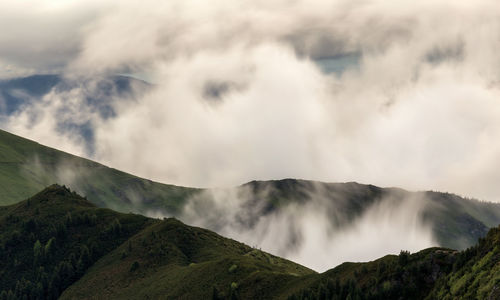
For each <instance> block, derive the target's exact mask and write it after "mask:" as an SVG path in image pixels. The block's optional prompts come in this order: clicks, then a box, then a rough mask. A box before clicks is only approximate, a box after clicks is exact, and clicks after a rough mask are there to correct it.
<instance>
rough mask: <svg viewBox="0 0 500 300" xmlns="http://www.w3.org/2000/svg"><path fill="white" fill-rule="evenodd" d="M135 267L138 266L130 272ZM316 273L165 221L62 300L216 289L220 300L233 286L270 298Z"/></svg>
mask: <svg viewBox="0 0 500 300" xmlns="http://www.w3.org/2000/svg"><path fill="white" fill-rule="evenodd" d="M135 262H137V263H138V265H139V267H138V268H137V269H136V270H134V271H131V270H132V265H133V264H134V263H135ZM313 273H314V272H313V271H311V270H309V269H307V268H305V267H302V266H300V265H297V264H295V263H292V262H290V261H287V260H284V259H281V258H278V257H275V256H272V255H270V254H268V253H265V252H261V251H259V250H256V249H252V248H250V247H248V246H246V245H244V244H241V243H239V242H236V241H234V240H230V239H227V238H223V237H221V236H219V235H217V234H215V233H213V232H210V231H208V230H204V229H201V228H196V227H190V226H187V225H184V224H182V223H181V222H179V221H177V220H175V219H166V220H164V221H161V222H159V223H157V224H155V225H153V226H151V227H149V228H147V229H146V230H144V231H141V232H140V233H139V234H137V235H136V236H134V237H133V238H131V239H130V240H129V243H125V244H123V245H121V246H120V247H119V248H117V249H115V250H114V251H113V252H112V253H110V254H109V255H107V256H106V257H104V258H103V259H101V260H100V261H99V262H97V263H96V264H95V265H94V266H93V267H92V268H91V269H90V270H89V272H88V273H87V274H86V275H85V276H84V277H83V278H82V279H81V280H80V281H78V282H77V283H76V284H74V285H73V286H72V287H70V288H69V289H68V290H67V291H66V292H65V293H64V294H63V296H62V299H72V298H100V299H124V298H128V299H148V298H153V299H158V298H161V297H164V298H168V297H172V298H176V299H177V298H188V299H207V298H210V297H211V296H212V294H213V291H214V289H216V290H218V291H219V296H221V297H222V296H223V295H225V296H229V295H230V294H231V285H233V290H234V292H237V293H238V294H239V295H240V296H241V297H242V298H244V299H256V298H269V297H271V296H273V295H274V293H275V292H276V289H277V288H282V287H283V284H284V283H287V282H291V281H293V280H296V279H297V278H299V277H298V276H300V275H307V274H313ZM277 278H280V279H281V280H280V281H278V280H277ZM285 285H289V284H285ZM90 286H92V287H93V289H92V290H89V289H88V287H90ZM235 286H237V288H234V287H235Z"/></svg>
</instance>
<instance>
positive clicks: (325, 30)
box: [0, 0, 500, 201]
mask: <svg viewBox="0 0 500 300" xmlns="http://www.w3.org/2000/svg"><path fill="white" fill-rule="evenodd" d="M99 3H100V2H99ZM7 6H8V7H10V8H12V9H11V10H13V11H15V12H17V13H19V12H20V11H22V10H21V9H19V6H18V5H13V4H12V5H11V4H8V5H7ZM80 7H81V8H82V9H81V10H79V8H80ZM49 8H50V9H49ZM498 8H500V7H499V4H498V3H497V2H496V1H483V2H482V3H481V4H476V5H472V4H471V3H470V2H469V1H461V2H460V1H458V2H457V1H439V2H436V1H423V2H422V1H420V2H419V3H418V5H417V4H414V2H411V1H332V2H330V1H321V0H318V1H313V2H310V1H307V2H306V1H294V2H290V1H272V2H269V1H224V0H220V1H215V2H211V3H210V5H208V4H206V3H204V2H200V1H194V0H193V1H170V2H168V3H162V4H158V3H157V2H153V1H151V2H148V1H146V2H143V3H141V5H137V4H136V2H133V1H120V2H114V1H109V2H106V4H105V5H100V4H99V5H98V4H97V2H96V3H94V2H92V3H91V4H89V5H83V4H81V3H77V2H75V3H71V4H68V5H62V6H61V7H58V6H57V5H56V6H54V7H52V6H47V5H46V4H44V5H39V6H37V9H35V10H32V11H30V12H29V13H28V15H29V16H30V17H31V16H33V18H34V20H35V21H34V23H33V24H37V22H42V21H43V20H45V19H44V18H43V17H41V15H42V14H41V13H40V11H46V10H47V11H49V12H51V13H54V14H55V13H56V12H57V13H60V14H62V13H63V12H64V13H65V14H66V16H67V17H65V18H60V17H59V15H57V14H55V15H53V16H55V17H54V19H55V20H62V21H57V22H62V23H57V22H56V21H52V22H53V24H56V23H57V24H66V23H64V22H63V20H69V16H70V15H73V14H77V15H79V16H85V17H81V18H80V20H83V21H81V22H80V23H78V22H77V25H75V24H76V23H67V24H68V25H67V26H66V28H63V29H58V30H62V31H61V32H59V31H56V32H55V33H53V34H51V33H50V30H48V29H47V30H43V32H45V33H46V34H47V36H48V39H47V40H48V41H49V43H48V44H54V45H59V44H60V43H59V44H58V43H54V39H55V38H56V36H59V38H61V39H64V40H66V38H65V37H66V36H67V35H68V33H69V32H77V34H76V35H75V36H74V37H71V38H69V39H68V40H70V41H73V40H75V41H76V42H74V43H73V42H71V43H69V44H70V45H73V46H71V47H73V48H76V49H77V50H75V54H74V55H69V56H63V57H64V59H65V62H64V64H65V65H68V69H67V70H68V72H70V73H71V74H82V73H83V74H87V75H89V74H90V75H91V74H94V73H96V72H97V73H109V72H111V73H113V72H122V71H130V72H147V73H148V74H149V75H150V76H153V77H154V81H155V83H156V85H155V86H154V88H153V89H152V90H151V91H150V93H148V94H146V95H145V96H144V97H143V98H141V99H139V100H138V101H137V102H133V103H131V102H127V101H124V102H125V103H122V104H120V103H116V104H115V105H116V110H117V111H118V116H117V118H114V119H108V120H102V119H100V118H98V117H95V116H94V115H92V111H91V112H90V113H91V116H89V115H88V114H87V113H89V111H88V110H86V109H81V110H80V109H79V110H78V111H75V116H78V117H79V118H80V117H81V118H83V119H86V120H91V124H92V125H93V126H94V129H95V136H96V147H97V148H96V149H97V150H96V152H95V155H94V156H93V158H95V159H97V160H99V161H101V162H104V163H107V164H109V165H111V166H113V167H116V168H120V169H124V170H126V171H129V172H132V173H135V174H138V175H141V176H145V177H148V178H152V179H156V180H159V181H163V182H170V183H176V184H182V185H195V186H228V185H235V184H239V183H242V182H245V181H249V180H252V179H270V178H283V177H299V178H308V179H320V180H323V181H350V180H355V181H361V182H369V183H374V184H378V185H385V186H402V187H405V188H409V189H437V190H445V191H451V192H456V193H460V194H465V195H468V196H474V197H478V198H482V199H487V200H492V201H496V200H498V197H499V195H500V188H498V185H496V184H492V183H493V182H495V180H496V178H498V177H500V173H499V172H497V171H496V169H494V168H493V167H491V166H495V165H496V163H497V161H498V157H497V156H498V155H499V154H500V151H499V150H498V146H497V144H498V143H497V142H496V141H497V140H499V134H500V132H499V129H500V124H498V121H497V120H499V119H500V118H499V117H500V116H499V113H500V112H499V110H498V108H497V107H498V105H497V103H496V102H497V99H498V93H499V85H498V82H500V81H499V79H500V78H499V75H500V74H499V71H498V70H499V69H500V56H499V55H498V53H497V51H496V49H498V48H499V46H500V45H499V43H500V40H499V39H498V36H499V34H500V24H499V22H498V20H499V18H498V15H499V13H498V12H499V11H500V9H498ZM79 11H82V13H81V14H80V13H79ZM89 12H94V14H93V15H92V16H91V17H89V16H90V15H91V14H90V13H89ZM36 13H38V15H35V14H36ZM4 22H7V21H4ZM54 22H56V23H54ZM42 23H43V24H45V23H44V22H42ZM82 24H84V25H82ZM47 26H48V25H47ZM57 27H58V28H59V26H57ZM41 28H42V29H44V28H51V27H50V26H49V27H43V26H42V27H41ZM70 29H71V30H70ZM73 30H76V31H73ZM27 31H28V30H24V31H19V32H18V34H17V35H19V36H20V38H19V40H20V41H25V40H29V39H30V35H29V34H26V32H27ZM11 39H13V40H15V41H17V40H16V39H15V38H14V36H11ZM4 40H5V37H4ZM0 41H1V39H0ZM5 41H7V40H5ZM2 45H4V43H2ZM13 45H17V44H16V43H13ZM75 45H77V46H75ZM51 47H53V46H51ZM51 47H48V48H47V49H49V50H47V53H52V52H54V49H53V48H51ZM5 49H7V48H5ZM5 49H4V53H6V52H5V51H6V50H5ZM7 50H8V49H7ZM0 52H1V51H0ZM7 52H8V51H7ZM70 52H72V51H70ZM353 52H355V53H360V55H361V56H360V61H359V66H358V67H357V68H351V69H348V70H347V71H346V72H344V73H343V74H342V76H341V77H338V76H336V75H325V74H323V73H321V72H320V71H319V69H318V68H317V66H316V65H315V64H314V63H313V62H312V61H311V57H317V56H325V55H336V54H342V53H353ZM72 53H73V52H72ZM20 55H21V56H22V55H23V54H22V52H21V54H20ZM56 56H57V55H56ZM4 57H7V60H9V59H10V58H9V56H6V55H5V54H4V55H0V58H2V59H4V60H5V58H4ZM73 57H75V58H74V59H73ZM217 87H221V91H222V92H220V93H219V92H218V94H217V96H216V97H212V99H208V100H207V99H206V98H207V97H208V98H210V93H208V94H207V88H208V89H209V90H210V89H211V88H217ZM207 95H208V96H207ZM50 97H51V98H53V99H56V98H57V97H58V95H56V94H54V93H52V94H51V96H50ZM62 97H63V98H64V97H65V96H64V95H63V96H62ZM54 101H59V100H54ZM58 103H59V102H58ZM61 103H65V102H64V101H63V102H61ZM47 107H51V106H50V105H46V107H45V106H43V107H42V106H41V107H38V109H40V110H42V111H46V110H47V109H49V108H47ZM85 114H87V115H85ZM45 115H46V118H53V117H55V116H53V115H51V113H50V112H46V114H45ZM39 122H40V123H34V124H32V123H29V122H28V121H27V120H26V119H23V118H22V114H21V115H20V117H18V118H11V119H10V122H9V124H7V125H5V127H6V128H7V129H10V130H13V131H14V132H17V133H20V134H23V135H27V136H30V137H32V138H35V139H38V140H41V141H42V142H45V143H49V144H50V145H52V146H56V147H58V148H61V147H62V148H63V149H68V150H71V151H76V153H82V152H84V151H83V150H77V148H79V147H80V149H84V148H82V146H81V145H80V144H79V142H80V141H79V140H78V139H75V138H74V137H68V136H63V137H62V140H64V142H62V141H60V139H61V137H60V136H58V137H57V138H56V139H59V140H58V141H57V142H52V141H51V140H50V139H48V138H47V137H44V136H45V135H49V136H50V135H52V134H53V131H54V128H55V125H50V124H49V125H47V124H48V123H47V122H49V121H47V120H44V119H43V118H42V119H40V121H39ZM49 123H50V122H49ZM38 124H39V125H38ZM44 124H45V125H44ZM38 126H42V127H38Z"/></svg>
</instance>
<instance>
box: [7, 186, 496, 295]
mask: <svg viewBox="0 0 500 300" xmlns="http://www.w3.org/2000/svg"><path fill="white" fill-rule="evenodd" d="M0 241H1V242H0V258H1V259H0V299H18V298H23V297H26V298H28V299H42V298H51V299H52V298H54V299H55V298H56V297H58V296H59V295H61V299H123V298H127V299H150V298H155V299H158V298H161V299H170V298H171V299H178V298H182V299H207V298H211V299H271V298H272V299H458V298H460V299H468V298H472V299H498V296H499V295H500V247H499V244H500V227H498V228H493V229H491V230H490V231H489V233H488V234H487V235H486V237H485V238H482V239H480V240H479V243H478V244H476V245H475V246H473V247H471V248H468V249H467V250H465V251H461V252H460V251H455V250H450V249H446V248H429V249H425V250H422V251H420V252H418V253H414V254H410V253H408V252H406V251H401V253H400V254H399V255H387V256H385V257H382V258H380V259H377V260H375V261H372V262H368V263H344V264H342V265H340V266H338V267H336V268H334V269H331V270H328V271H326V272H324V273H321V274H319V273H316V272H314V271H311V270H309V269H307V268H305V267H302V266H300V265H298V264H295V263H293V262H291V261H288V260H285V259H281V258H279V257H276V256H273V255H271V254H268V253H265V252H262V251H260V250H257V249H255V248H251V247H249V246H246V245H244V244H242V243H239V242H237V241H234V240H231V239H227V238H224V237H222V236H220V235H218V234H216V233H214V232H211V231H208V230H205V229H202V228H197V227H191V226H187V225H185V224H183V223H182V222H180V221H178V220H176V219H172V218H169V219H163V220H159V219H150V218H146V217H143V216H140V215H135V214H123V213H118V212H114V211H111V210H109V209H103V208H97V207H96V206H95V205H93V204H92V203H90V202H89V201H87V200H86V199H84V198H82V197H80V196H78V195H77V194H76V193H74V192H72V191H70V190H69V189H68V188H66V187H62V186H58V185H52V186H50V187H48V188H46V189H44V190H43V191H42V192H40V193H38V194H36V195H35V196H33V197H30V198H28V199H27V200H24V201H21V202H19V203H17V204H13V205H10V206H4V207H0ZM332 255H333V254H332Z"/></svg>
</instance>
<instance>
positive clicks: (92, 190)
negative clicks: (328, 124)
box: [0, 130, 500, 249]
mask: <svg viewBox="0 0 500 300" xmlns="http://www.w3.org/2000/svg"><path fill="white" fill-rule="evenodd" d="M0 166H1V168H0V204H3V205H7V204H12V203H16V202H18V201H21V200H22V199H25V198H27V197H29V196H30V195H32V194H34V193H36V192H37V191H39V190H41V189H42V188H43V187H45V186H47V185H49V184H51V183H53V182H59V183H61V184H65V185H66V186H69V187H70V188H71V189H73V190H76V191H77V192H78V193H80V194H82V195H85V196H87V197H88V198H89V199H91V201H92V202H93V203H94V204H96V205H97V206H99V207H107V208H111V209H114V210H117V211H120V212H135V213H142V214H154V215H166V216H175V217H178V218H180V219H181V220H182V221H185V222H188V223H190V224H198V225H200V226H202V227H206V228H208V229H210V230H214V231H216V232H219V233H223V232H224V230H223V228H221V224H220V223H221V221H223V222H222V223H223V224H228V222H229V221H228V220H225V218H228V217H231V221H232V222H233V223H232V224H231V226H237V227H238V228H243V229H244V230H246V231H251V230H254V227H255V226H256V224H257V222H258V220H260V219H261V218H262V217H263V216H270V217H273V216H275V215H278V214H283V213H284V214H286V213H287V208H288V207H290V206H291V205H295V206H297V207H300V208H302V207H304V208H305V207H310V206H315V207H317V208H318V210H320V211H322V212H325V213H327V215H328V220H329V221H330V222H331V226H332V227H333V228H335V229H336V230H340V229H345V228H348V227H349V226H351V225H352V224H354V223H355V222H356V221H357V220H359V219H360V218H362V217H363V216H364V215H365V214H366V213H367V212H368V211H369V210H370V209H371V208H373V207H377V205H381V204H384V203H386V202H387V201H390V203H391V206H392V207H395V206H397V205H400V204H404V203H409V201H407V200H408V199H410V200H412V201H413V202H415V201H416V202H415V203H417V204H418V206H419V208H420V210H421V211H419V215H418V217H419V219H420V220H421V221H422V223H424V224H427V225H429V226H430V228H431V230H432V234H433V235H434V238H435V240H436V241H437V244H438V245H440V246H444V247H448V248H453V249H465V248H467V247H469V246H471V245H473V244H474V243H475V241H476V240H477V239H478V238H479V237H483V236H484V235H485V234H486V232H487V231H488V229H489V228H490V227H492V226H495V225H496V224H498V223H500V204H494V203H487V202H480V201H477V200H471V199H464V198H462V197H459V196H456V195H453V194H448V193H438V192H408V191H405V190H402V189H397V188H380V187H377V186H373V185H363V184H358V183H354V182H351V183H322V182H314V181H307V180H295V179H284V180H275V181H252V182H250V183H247V184H245V185H242V186H240V187H236V188H233V189H230V190H232V191H233V192H232V193H229V196H228V197H226V198H222V199H213V197H214V196H213V192H214V191H213V190H210V189H205V190H202V189H195V188H186V187H180V186H174V185H168V184H161V183H157V182H153V181H150V180H146V179H142V178H139V177H136V176H133V175H130V174H127V173H124V172H121V171H118V170H116V169H112V168H108V167H106V166H104V165H101V164H99V163H96V162H93V161H90V160H87V159H83V158H80V157H77V156H74V155H71V154H68V153H64V152H61V151H58V150H55V149H52V148H49V147H45V146H43V145H40V144H38V143H36V142H33V141H30V140H27V139H24V138H21V137H19V136H16V135H13V134H10V133H8V132H5V131H1V130H0ZM214 200H217V201H215V202H217V203H218V204H217V203H215V202H214ZM187 203H189V204H190V207H195V208H197V209H198V208H200V209H199V211H197V212H196V213H195V214H194V215H190V216H188V214H187V213H186V204H187ZM387 203H389V202H387ZM203 205H206V207H205V206H203ZM217 205H222V206H223V207H222V208H223V209H226V210H227V209H228V207H232V206H235V205H236V206H237V209H231V210H230V211H227V212H226V211H225V210H223V211H224V214H222V215H218V214H215V213H214V211H215V210H214V207H216V206H217ZM216 208H217V207H216ZM222 208H221V209H222ZM210 218H212V219H210ZM290 218H292V217H291V216H290ZM234 222H236V223H234ZM290 239H291V240H292V242H293V239H295V237H294V236H291V237H290Z"/></svg>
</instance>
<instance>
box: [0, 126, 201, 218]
mask: <svg viewBox="0 0 500 300" xmlns="http://www.w3.org/2000/svg"><path fill="white" fill-rule="evenodd" d="M54 182H58V183H60V184H65V185H67V186H70V187H71V188H72V189H74V190H76V191H78V192H79V193H81V194H84V195H86V196H87V197H89V198H91V199H92V201H93V202H94V203H95V204H96V205H98V206H100V207H108V208H111V209H115V210H118V211H121V212H129V211H134V212H141V213H144V212H147V211H148V210H155V209H156V210H161V211H164V212H169V213H175V212H177V211H179V209H180V207H181V205H182V203H183V201H184V200H185V199H186V198H187V197H188V196H189V195H191V194H192V193H195V192H196V191H197V190H196V189H191V188H184V187H177V186H173V185H166V184H160V183H156V182H153V181H150V180H145V179H142V178H139V177H136V176H133V175H130V174H127V173H124V172H121V171H118V170H115V169H112V168H108V167H106V166H103V165H101V164H98V163H95V162H93V161H90V160H87V159H83V158H80V157H77V156H74V155H71V154H68V153H65V152H62V151H58V150H55V149H52V148H49V147H45V146H43V145H40V144H38V143H36V142H33V141H30V140H27V139H23V138H21V137H18V136H16V135H13V134H10V133H8V132H5V131H2V130H0V204H2V205H7V204H12V203H16V202H19V201H21V200H23V199H25V198H27V197H29V196H31V195H32V194H34V193H36V192H37V191H39V190H41V189H42V188H44V187H45V186H48V185H49V184H52V183H54Z"/></svg>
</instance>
